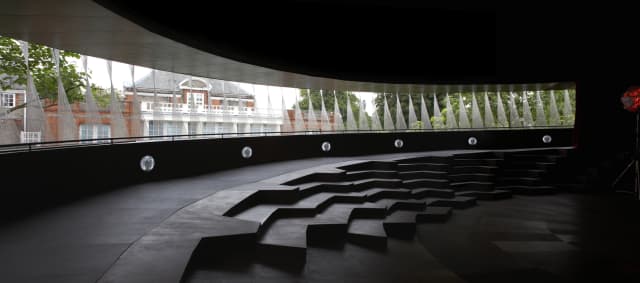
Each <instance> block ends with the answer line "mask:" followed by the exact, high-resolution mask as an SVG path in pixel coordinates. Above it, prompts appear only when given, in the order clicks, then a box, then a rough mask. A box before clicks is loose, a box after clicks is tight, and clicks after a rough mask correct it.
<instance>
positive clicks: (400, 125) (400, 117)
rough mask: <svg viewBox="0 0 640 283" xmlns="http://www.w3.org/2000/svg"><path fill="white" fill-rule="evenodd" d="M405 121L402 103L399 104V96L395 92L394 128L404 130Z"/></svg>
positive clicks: (405, 127) (405, 126)
mask: <svg viewBox="0 0 640 283" xmlns="http://www.w3.org/2000/svg"><path fill="white" fill-rule="evenodd" d="M406 129H407V122H405V121H404V113H403V112H402V105H400V97H399V96H398V94H397V93H396V130H406Z"/></svg>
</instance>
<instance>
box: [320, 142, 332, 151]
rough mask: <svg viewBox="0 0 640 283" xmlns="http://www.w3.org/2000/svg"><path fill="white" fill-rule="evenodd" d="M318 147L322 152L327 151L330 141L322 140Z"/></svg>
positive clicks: (329, 147) (329, 148)
mask: <svg viewBox="0 0 640 283" xmlns="http://www.w3.org/2000/svg"><path fill="white" fill-rule="evenodd" d="M320 148H322V151H324V152H329V151H331V143H330V142H327V141H326V142H323V143H322V145H321V146H320Z"/></svg>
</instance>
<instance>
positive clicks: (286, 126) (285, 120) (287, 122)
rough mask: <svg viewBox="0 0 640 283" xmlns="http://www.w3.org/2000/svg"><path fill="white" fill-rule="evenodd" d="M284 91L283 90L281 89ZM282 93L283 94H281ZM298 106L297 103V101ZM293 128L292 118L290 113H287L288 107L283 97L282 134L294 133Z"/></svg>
mask: <svg viewBox="0 0 640 283" xmlns="http://www.w3.org/2000/svg"><path fill="white" fill-rule="evenodd" d="M280 90H282V88H280ZM281 93H282V92H281ZM296 104H297V101H296ZM293 130H294V129H293V126H292V125H291V118H290V117H289V111H287V105H286V103H285V101H284V95H282V126H280V131H281V132H285V133H288V132H292V131H293Z"/></svg>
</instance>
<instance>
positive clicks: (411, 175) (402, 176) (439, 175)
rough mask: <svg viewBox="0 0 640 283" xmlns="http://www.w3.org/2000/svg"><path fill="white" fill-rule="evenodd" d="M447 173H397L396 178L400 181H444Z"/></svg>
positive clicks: (423, 171) (424, 171)
mask: <svg viewBox="0 0 640 283" xmlns="http://www.w3.org/2000/svg"><path fill="white" fill-rule="evenodd" d="M446 177H447V172H445V171H430V170H418V171H401V172H398V178H400V179H402V180H413V179H423V178H427V179H446Z"/></svg>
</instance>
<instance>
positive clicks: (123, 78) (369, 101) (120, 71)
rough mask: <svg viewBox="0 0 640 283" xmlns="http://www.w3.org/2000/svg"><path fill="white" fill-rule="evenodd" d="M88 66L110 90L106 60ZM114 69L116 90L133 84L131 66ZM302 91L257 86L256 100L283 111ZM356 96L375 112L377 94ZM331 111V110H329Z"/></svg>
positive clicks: (138, 71) (140, 71)
mask: <svg viewBox="0 0 640 283" xmlns="http://www.w3.org/2000/svg"><path fill="white" fill-rule="evenodd" d="M73 63H74V64H76V66H77V68H78V70H83V67H82V62H81V61H80V60H73ZM87 66H88V69H89V73H90V74H91V83H94V84H96V85H98V86H100V87H103V88H108V87H109V86H110V83H109V74H108V72H107V63H106V60H104V59H101V58H96V57H91V56H89V57H88V59H87ZM112 69H113V87H114V88H116V89H122V87H123V86H124V85H125V84H126V85H129V84H131V71H130V70H129V64H124V63H120V62H115V61H114V62H113V63H112ZM150 72H151V69H149V68H145V67H140V66H136V68H135V79H136V80H139V79H141V78H143V77H144V76H146V75H148V74H149V73H150ZM240 85H241V86H242V87H243V88H244V89H245V90H247V91H248V92H253V88H254V86H253V85H252V84H248V83H240ZM299 93H300V90H299V89H297V88H284V87H275V86H269V87H267V86H265V85H256V86H255V98H256V105H257V107H261V106H260V105H264V107H266V105H267V103H268V102H267V94H269V97H270V98H271V105H272V107H273V108H274V109H282V97H283V96H284V100H285V104H286V106H287V107H288V108H290V107H291V105H293V104H294V103H295V101H296V97H297V96H299ZM354 93H355V94H356V96H358V97H360V98H361V99H363V100H365V103H366V105H367V107H366V110H367V113H369V114H372V113H373V111H374V107H373V105H374V104H373V103H374V102H373V100H374V99H375V94H374V93H372V92H354ZM319 108H320V106H319V105H316V109H319ZM329 111H330V110H329Z"/></svg>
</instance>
